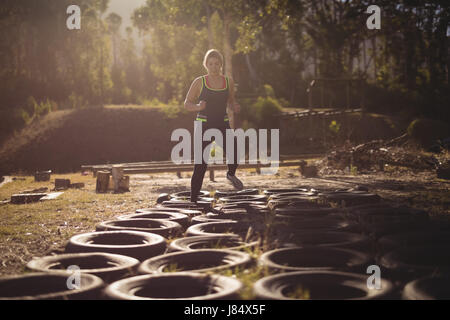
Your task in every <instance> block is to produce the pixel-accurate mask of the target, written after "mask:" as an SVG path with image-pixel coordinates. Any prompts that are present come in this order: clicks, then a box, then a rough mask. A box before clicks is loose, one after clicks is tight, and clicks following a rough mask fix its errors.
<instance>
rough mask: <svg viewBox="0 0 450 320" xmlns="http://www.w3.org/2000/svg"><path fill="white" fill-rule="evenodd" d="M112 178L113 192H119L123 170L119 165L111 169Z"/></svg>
mask: <svg viewBox="0 0 450 320" xmlns="http://www.w3.org/2000/svg"><path fill="white" fill-rule="evenodd" d="M112 178H113V181H114V192H119V185H120V181H121V180H122V178H123V168H122V166H120V165H115V166H113V167H112Z"/></svg>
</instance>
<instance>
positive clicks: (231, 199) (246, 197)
mask: <svg viewBox="0 0 450 320" xmlns="http://www.w3.org/2000/svg"><path fill="white" fill-rule="evenodd" d="M219 201H220V202H222V203H234V202H248V201H256V202H266V201H267V196H265V195H258V194H256V195H236V196H230V197H222V198H219Z"/></svg>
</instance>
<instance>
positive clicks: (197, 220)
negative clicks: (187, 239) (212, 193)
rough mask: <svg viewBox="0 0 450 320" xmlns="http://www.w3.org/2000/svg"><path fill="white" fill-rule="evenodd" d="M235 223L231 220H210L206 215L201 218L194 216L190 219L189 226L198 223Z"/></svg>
mask: <svg viewBox="0 0 450 320" xmlns="http://www.w3.org/2000/svg"><path fill="white" fill-rule="evenodd" d="M231 221H236V220H233V219H217V218H215V219H214V218H210V217H208V216H207V215H206V214H205V215H202V216H196V217H193V218H192V219H191V226H193V225H196V224H200V223H207V222H231Z"/></svg>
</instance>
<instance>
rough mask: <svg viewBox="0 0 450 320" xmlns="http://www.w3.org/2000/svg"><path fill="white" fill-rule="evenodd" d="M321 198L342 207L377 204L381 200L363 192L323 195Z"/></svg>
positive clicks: (374, 195)
mask: <svg viewBox="0 0 450 320" xmlns="http://www.w3.org/2000/svg"><path fill="white" fill-rule="evenodd" d="M323 198H324V199H325V200H326V201H328V202H330V203H337V204H338V205H340V206H342V205H343V206H344V207H348V206H355V205H362V204H371V203H377V202H380V200H381V198H380V196H378V195H376V194H373V193H368V192H365V191H348V192H332V193H327V194H324V195H323Z"/></svg>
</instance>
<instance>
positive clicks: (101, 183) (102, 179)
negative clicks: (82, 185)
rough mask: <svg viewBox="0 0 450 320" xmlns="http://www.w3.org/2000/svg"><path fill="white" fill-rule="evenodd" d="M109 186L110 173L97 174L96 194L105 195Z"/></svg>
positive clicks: (99, 172) (101, 172) (100, 172)
mask: <svg viewBox="0 0 450 320" xmlns="http://www.w3.org/2000/svg"><path fill="white" fill-rule="evenodd" d="M108 184H109V171H98V172H97V185H96V188H95V192H99V193H105V192H106V191H108Z"/></svg>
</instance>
